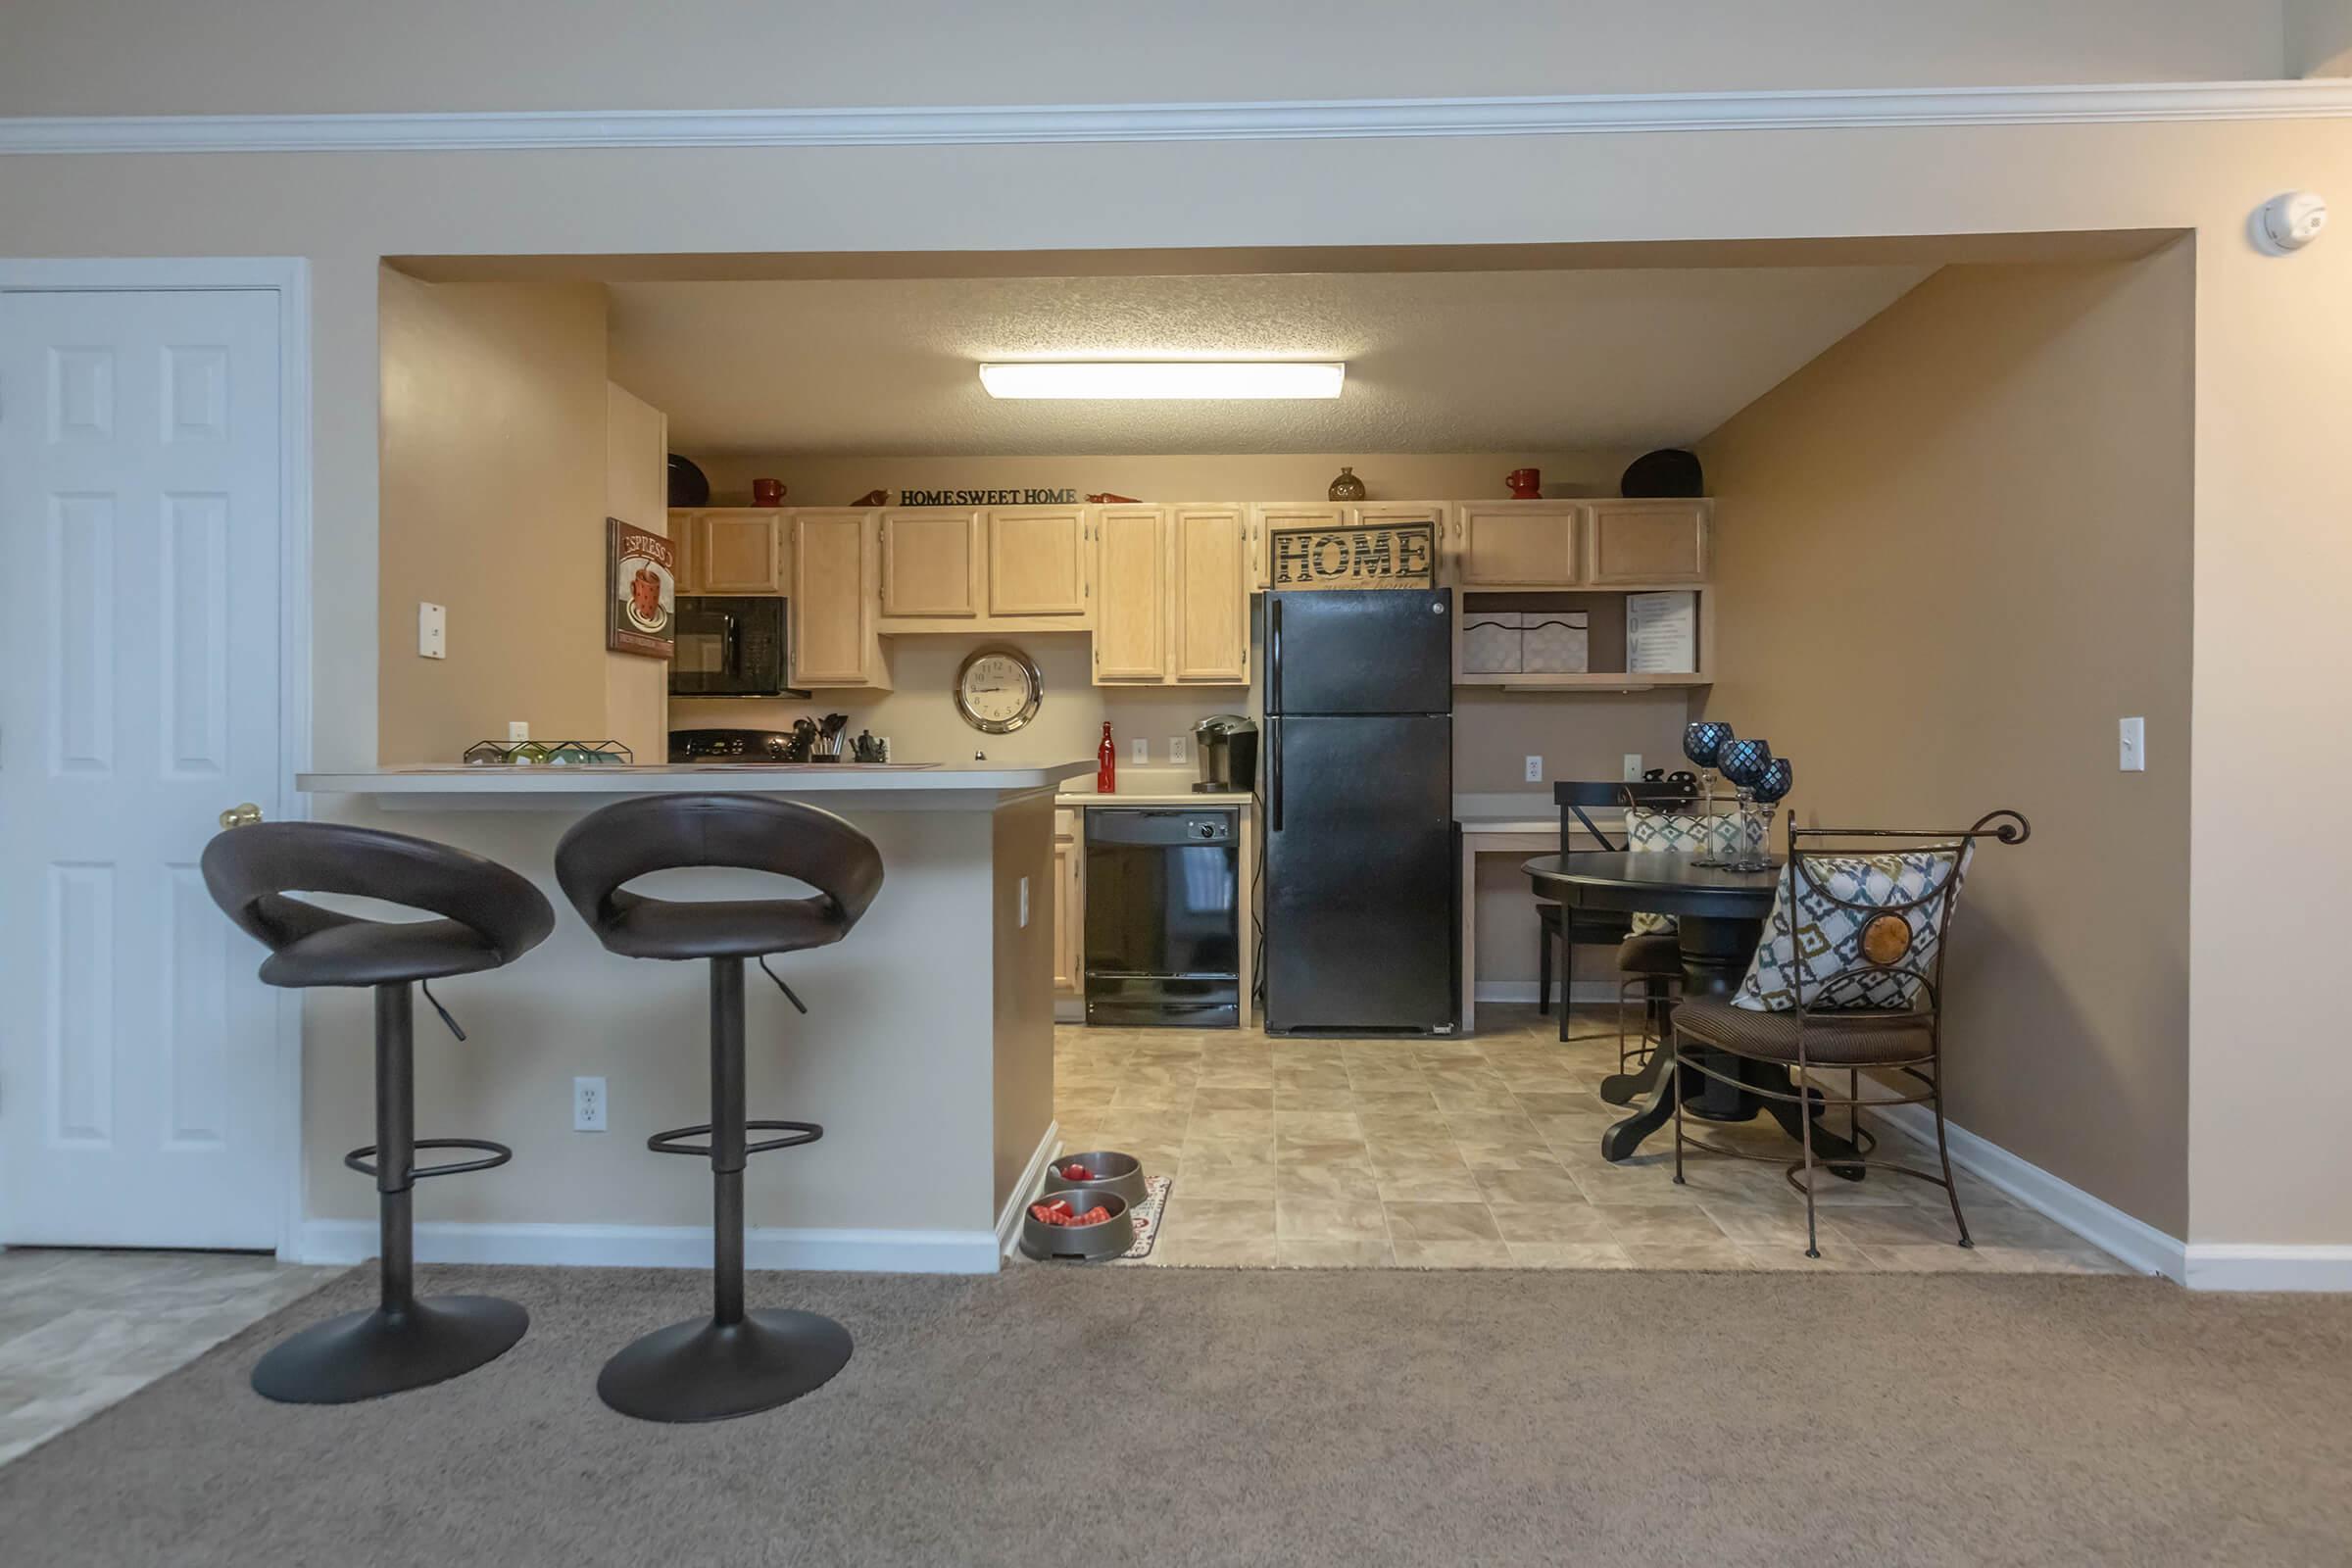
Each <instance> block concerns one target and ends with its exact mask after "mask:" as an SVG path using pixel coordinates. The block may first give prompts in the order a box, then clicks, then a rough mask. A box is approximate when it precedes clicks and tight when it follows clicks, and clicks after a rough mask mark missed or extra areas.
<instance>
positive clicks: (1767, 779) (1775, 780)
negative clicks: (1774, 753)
mask: <svg viewBox="0 0 2352 1568" xmlns="http://www.w3.org/2000/svg"><path fill="white" fill-rule="evenodd" d="M1795 785H1796V769H1795V768H1794V767H1793V766H1791V765H1790V763H1789V759H1787V758H1786V757H1776V758H1774V759H1773V760H1772V761H1771V762H1770V763H1769V764H1768V765H1767V766H1766V767H1765V769H1764V776H1763V777H1762V778H1760V779H1758V780H1756V783H1755V792H1756V799H1757V800H1759V801H1762V802H1763V803H1764V804H1765V805H1766V806H1770V805H1772V804H1773V803H1774V802H1776V801H1783V800H1786V799H1788V797H1789V790H1791V789H1792V788H1794V787H1795Z"/></svg>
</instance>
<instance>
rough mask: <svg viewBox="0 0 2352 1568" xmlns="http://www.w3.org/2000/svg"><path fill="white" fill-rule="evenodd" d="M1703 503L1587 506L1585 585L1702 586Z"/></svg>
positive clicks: (1706, 520)
mask: <svg viewBox="0 0 2352 1568" xmlns="http://www.w3.org/2000/svg"><path fill="white" fill-rule="evenodd" d="M1712 510H1713V509H1712V507H1711V506H1710V504H1709V503H1707V502H1704V501H1594V502H1590V503H1588V504H1587V506H1586V509H1585V511H1586V525H1585V536H1586V540H1587V553H1588V555H1587V563H1586V573H1585V580H1586V581H1587V582H1589V583H1593V584H1595V585H1613V584H1619V583H1645V584H1646V583H1678V582H1688V583H1702V582H1705V581H1706V580H1707V545H1708V540H1707V530H1708V526H1709V524H1710V522H1711V521H1712V516H1711V514H1712Z"/></svg>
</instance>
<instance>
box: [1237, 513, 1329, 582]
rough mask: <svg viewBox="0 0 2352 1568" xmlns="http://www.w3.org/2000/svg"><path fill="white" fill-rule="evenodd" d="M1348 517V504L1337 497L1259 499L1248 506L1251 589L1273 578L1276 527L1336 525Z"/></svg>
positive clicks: (1323, 526)
mask: <svg viewBox="0 0 2352 1568" xmlns="http://www.w3.org/2000/svg"><path fill="white" fill-rule="evenodd" d="M1347 520H1348V507H1347V505H1346V503H1344V502H1339V501H1261V502H1259V503H1258V504H1257V505H1256V506H1253V507H1251V508H1250V592H1252V593H1255V592H1257V591H1258V590H1260V589H1262V588H1264V587H1265V586H1266V584H1267V583H1268V582H1269V581H1271V580H1272V573H1273V569H1274V546H1273V543H1272V536H1273V534H1274V531H1275V530H1276V529H1277V528H1337V527H1339V526H1340V525H1342V524H1343V523H1345V522H1346V521H1347Z"/></svg>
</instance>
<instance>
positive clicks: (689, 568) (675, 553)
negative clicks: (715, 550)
mask: <svg viewBox="0 0 2352 1568" xmlns="http://www.w3.org/2000/svg"><path fill="white" fill-rule="evenodd" d="M701 532H702V514H700V513H696V512H674V511H673V512H672V513H670V515H669V554H670V561H671V571H670V575H671V576H672V577H674V578H676V579H677V585H678V592H680V593H682V594H699V593H701V592H702V591H703V559H702V551H701V549H700V546H701V543H702V541H701V540H700V538H698V537H697V536H698V535H699V534H701Z"/></svg>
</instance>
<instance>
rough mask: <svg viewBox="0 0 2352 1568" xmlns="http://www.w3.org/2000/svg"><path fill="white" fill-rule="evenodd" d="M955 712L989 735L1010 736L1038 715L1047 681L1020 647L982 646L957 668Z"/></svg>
mask: <svg viewBox="0 0 2352 1568" xmlns="http://www.w3.org/2000/svg"><path fill="white" fill-rule="evenodd" d="M955 695H956V712H958V713H961V714H962V715H963V721H964V722H965V723H966V724H969V725H971V726H972V728H974V729H976V730H979V731H980V732H982V733H983V734H987V735H1009V734H1011V733H1012V732H1013V731H1014V730H1016V729H1019V728H1020V727H1021V726H1022V725H1023V724H1026V723H1028V722H1029V720H1031V719H1032V718H1035V717H1036V716H1037V707H1038V704H1039V703H1041V702H1043V701H1044V700H1045V695H1046V683H1045V681H1044V679H1043V678H1042V677H1041V676H1040V675H1039V674H1038V672H1037V664H1036V662H1035V661H1033V660H1032V659H1030V657H1029V656H1028V655H1027V654H1024V653H1022V652H1021V651H1020V650H1019V649H1017V648H979V649H974V650H973V651H972V655H971V657H970V658H968V659H966V660H965V661H964V662H963V665H962V667H961V668H959V669H957V670H956V693H955Z"/></svg>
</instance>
